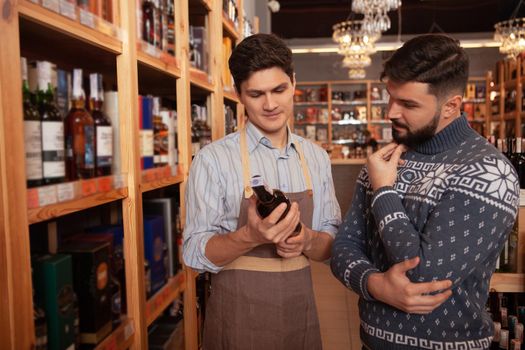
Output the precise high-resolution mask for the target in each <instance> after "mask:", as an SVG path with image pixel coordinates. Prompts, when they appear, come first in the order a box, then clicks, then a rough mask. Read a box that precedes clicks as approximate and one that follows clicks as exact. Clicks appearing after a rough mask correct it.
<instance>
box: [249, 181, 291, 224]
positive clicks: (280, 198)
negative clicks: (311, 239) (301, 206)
mask: <svg viewBox="0 0 525 350" xmlns="http://www.w3.org/2000/svg"><path fill="white" fill-rule="evenodd" d="M250 185H251V187H252V189H253V192H254V193H255V195H256V197H257V212H258V213H259V215H260V216H261V217H263V218H265V217H267V216H268V215H270V213H271V212H272V211H273V210H274V209H275V208H277V206H278V205H279V204H281V203H286V210H285V211H284V212H283V214H282V215H281V217H280V218H279V220H278V221H277V222H279V221H281V220H282V219H283V218H284V217H285V216H286V214H288V212H289V211H290V206H291V203H290V200H289V199H288V197H286V195H285V194H284V193H283V192H282V191H281V190H278V189H274V190H273V191H272V190H270V189H269V188H268V186H267V185H266V183H265V182H264V180H263V179H262V177H261V176H259V175H255V176H253V177H252V179H251V181H250ZM300 231H301V223H298V224H297V226H296V227H295V230H294V232H297V233H298V232H300Z"/></svg>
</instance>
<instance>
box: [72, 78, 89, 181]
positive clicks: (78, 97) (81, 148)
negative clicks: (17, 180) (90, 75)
mask: <svg viewBox="0 0 525 350" xmlns="http://www.w3.org/2000/svg"><path fill="white" fill-rule="evenodd" d="M72 104H73V107H72V108H71V110H70V111H69V114H68V115H67V117H66V122H65V125H66V167H67V178H68V180H69V181H74V180H78V179H89V178H92V177H94V176H95V139H94V132H95V130H94V129H95V127H94V126H95V123H94V121H93V117H92V116H91V114H89V112H88V111H87V110H86V108H85V95H84V91H83V90H82V69H74V70H73V103H72Z"/></svg>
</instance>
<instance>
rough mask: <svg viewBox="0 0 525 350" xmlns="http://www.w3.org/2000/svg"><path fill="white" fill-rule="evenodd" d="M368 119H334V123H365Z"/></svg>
mask: <svg viewBox="0 0 525 350" xmlns="http://www.w3.org/2000/svg"><path fill="white" fill-rule="evenodd" d="M364 124H367V122H366V121H362V120H357V119H343V120H332V125H364Z"/></svg>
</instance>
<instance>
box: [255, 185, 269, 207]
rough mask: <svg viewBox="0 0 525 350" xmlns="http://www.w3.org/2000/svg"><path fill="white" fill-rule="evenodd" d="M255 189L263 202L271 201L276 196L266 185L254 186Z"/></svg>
mask: <svg viewBox="0 0 525 350" xmlns="http://www.w3.org/2000/svg"><path fill="white" fill-rule="evenodd" d="M252 189H253V191H254V192H255V193H256V194H257V198H258V199H259V201H261V202H262V203H270V202H271V201H272V200H273V198H274V196H273V194H272V193H270V192H269V191H268V190H267V189H266V187H264V186H254V187H252Z"/></svg>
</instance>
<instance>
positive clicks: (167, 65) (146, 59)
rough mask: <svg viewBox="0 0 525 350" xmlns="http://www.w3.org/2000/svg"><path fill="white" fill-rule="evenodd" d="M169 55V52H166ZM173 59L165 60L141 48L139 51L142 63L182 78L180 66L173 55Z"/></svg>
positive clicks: (138, 57)
mask: <svg viewBox="0 0 525 350" xmlns="http://www.w3.org/2000/svg"><path fill="white" fill-rule="evenodd" d="M166 55H167V54H166ZM172 58H173V60H170V61H171V62H169V61H168V60H165V59H164V60H163V59H162V58H156V57H153V56H151V55H148V54H147V53H146V52H143V51H141V50H138V51H137V59H138V61H139V62H140V63H142V64H144V65H147V66H149V67H151V68H154V69H156V70H158V71H161V72H164V73H166V74H169V75H171V76H174V77H176V78H180V76H181V74H180V68H179V65H178V62H177V60H176V59H175V57H172Z"/></svg>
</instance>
